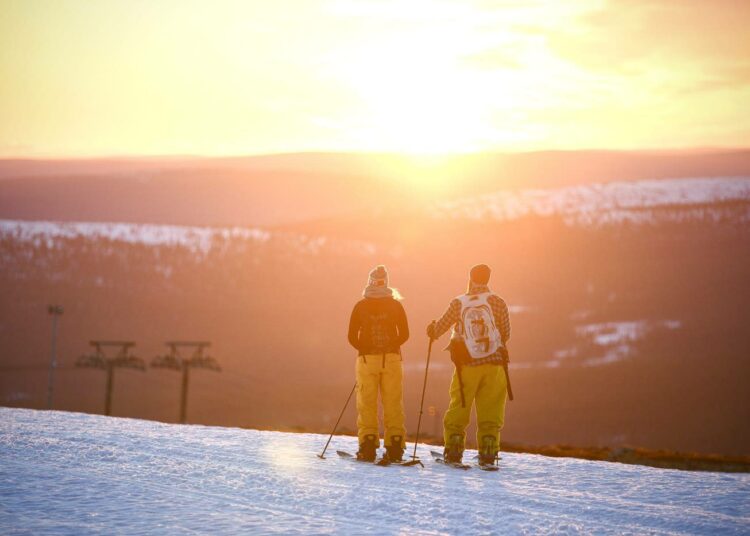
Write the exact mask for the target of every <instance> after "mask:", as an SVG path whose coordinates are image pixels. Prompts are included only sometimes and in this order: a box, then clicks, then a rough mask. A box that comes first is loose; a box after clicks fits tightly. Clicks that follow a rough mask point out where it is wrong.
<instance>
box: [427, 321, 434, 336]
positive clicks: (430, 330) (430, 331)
mask: <svg viewBox="0 0 750 536" xmlns="http://www.w3.org/2000/svg"><path fill="white" fill-rule="evenodd" d="M427 336H428V337H429V338H430V339H434V338H435V321H434V320H433V321H432V322H430V323H429V324H427Z"/></svg>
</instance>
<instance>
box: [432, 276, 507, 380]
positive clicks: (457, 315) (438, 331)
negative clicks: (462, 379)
mask: <svg viewBox="0 0 750 536" xmlns="http://www.w3.org/2000/svg"><path fill="white" fill-rule="evenodd" d="M482 292H490V289H489V287H488V286H487V285H475V284H473V283H472V284H471V286H470V288H469V292H467V293H466V294H481V293H482ZM487 302H488V303H489V304H490V307H491V308H492V315H493V316H494V317H495V325H496V326H497V329H498V330H500V340H502V342H503V346H505V344H506V343H507V342H508V340H509V339H510V317H509V316H508V306H507V305H506V303H505V301H504V300H503V299H502V298H501V297H500V296H497V295H496V294H491V295H490V296H489V297H488V298H487ZM460 319H461V300H459V299H458V298H454V299H453V300H452V301H451V303H450V304H449V305H448V309H446V311H445V312H444V313H443V316H441V317H440V318H439V319H438V320H437V321H436V323H435V326H434V328H433V329H432V333H431V336H432V338H433V339H437V338H439V337H440V336H441V335H442V334H443V333H445V332H446V331H448V329H449V328H450V327H451V326H454V325H456V323H457V322H458V321H459V320H460ZM502 362H503V354H502V349H501V348H499V349H498V350H497V351H496V352H495V353H494V354H492V355H488V356H487V357H483V358H481V359H472V360H471V361H470V362H469V363H467V366H470V367H474V366H477V365H485V364H487V363H502Z"/></svg>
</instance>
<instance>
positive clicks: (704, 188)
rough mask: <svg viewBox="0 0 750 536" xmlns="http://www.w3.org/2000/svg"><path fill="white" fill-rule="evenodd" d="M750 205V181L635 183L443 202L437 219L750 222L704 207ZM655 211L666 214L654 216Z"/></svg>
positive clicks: (749, 209) (745, 214) (747, 212)
mask: <svg viewBox="0 0 750 536" xmlns="http://www.w3.org/2000/svg"><path fill="white" fill-rule="evenodd" d="M737 201H740V202H750V178H748V177H715V178H682V179H660V180H639V181H628V182H610V183H605V184H585V185H579V186H568V187H563V188H551V189H546V190H542V189H521V190H515V191H501V192H495V193H491V194H485V195H479V196H474V197H469V198H463V199H456V200H450V201H441V202H439V203H438V204H437V205H436V206H435V208H434V214H435V215H436V216H438V217H451V218H468V219H477V220H478V219H495V220H514V219H518V218H521V217H524V216H543V217H544V216H562V217H563V219H564V221H565V222H566V223H567V224H569V225H604V224H618V223H636V224H637V223H652V222H653V221H654V220H655V219H659V220H660V221H661V220H668V221H684V220H686V219H687V220H694V219H700V220H714V221H719V220H721V219H723V218H727V217H728V216H731V217H734V218H737V217H738V218H739V219H740V221H741V222H743V223H746V222H748V221H750V206H747V205H746V206H743V207H740V209H739V212H737V213H736V214H735V213H734V212H731V213H730V212H727V209H725V208H722V207H719V206H714V207H706V206H705V205H711V204H720V203H726V202H737ZM654 209H670V210H671V211H670V210H666V211H664V212H663V213H661V214H659V216H658V218H657V217H656V216H655V215H654V212H653V210H654Z"/></svg>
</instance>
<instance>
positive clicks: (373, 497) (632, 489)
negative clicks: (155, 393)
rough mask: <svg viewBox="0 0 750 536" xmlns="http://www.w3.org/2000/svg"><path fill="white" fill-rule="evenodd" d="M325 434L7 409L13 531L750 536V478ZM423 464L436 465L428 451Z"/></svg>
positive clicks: (5, 500)
mask: <svg viewBox="0 0 750 536" xmlns="http://www.w3.org/2000/svg"><path fill="white" fill-rule="evenodd" d="M324 441H325V437H324V436H320V435H315V434H285V433H278V432H259V431H252V430H240V429H233V428H215V427H201V426H179V425H168V424H161V423H156V422H148V421H139V420H131V419H122V418H108V417H101V416H94V415H84V414H74V413H63V412H42V411H35V410H22V409H8V408H0V533H2V534H52V533H55V534H89V533H99V534H117V533H123V534H124V533H127V534H133V533H136V534H137V533H142V534H143V533H149V534H185V533H195V532H198V533H206V534H208V533H212V534H216V533H218V534H221V533H223V534H228V533H245V534H250V533H252V534H258V533H262V534H265V533H281V534H296V533H304V534H328V533H337V534H363V533H369V534H396V533H398V534H458V533H461V534H472V533H493V534H498V533H509V534H545V533H574V534H575V533H586V534H588V533H597V534H675V533H690V534H716V533H722V534H747V533H748V532H749V531H750V475H746V474H720V473H690V472H681V471H671V470H660V469H652V468H645V467H639V466H631V465H621V464H612V463H604V462H588V461H582V460H574V459H560V458H545V457H542V456H534V455H523V454H504V455H503V461H502V470H501V471H500V472H497V473H485V472H482V471H478V470H475V469H474V470H470V471H468V472H461V471H458V470H455V469H451V468H448V467H443V466H440V465H437V464H435V463H433V462H428V463H426V466H425V468H424V469H420V468H418V467H411V468H409V467H384V468H381V467H375V466H370V465H364V464H358V463H356V462H351V461H346V460H343V459H339V458H338V457H337V456H336V455H335V454H334V452H333V450H334V449H335V448H344V449H349V450H353V449H354V448H355V440H354V439H353V438H348V437H346V438H345V437H336V438H334V441H333V442H332V449H331V450H330V454H331V456H329V457H328V458H327V459H326V460H321V459H319V458H317V457H316V456H315V454H316V453H317V452H319V451H320V449H321V447H322V445H323V444H324ZM420 454H421V455H422V456H423V457H426V456H427V454H428V453H427V450H426V449H421V450H420Z"/></svg>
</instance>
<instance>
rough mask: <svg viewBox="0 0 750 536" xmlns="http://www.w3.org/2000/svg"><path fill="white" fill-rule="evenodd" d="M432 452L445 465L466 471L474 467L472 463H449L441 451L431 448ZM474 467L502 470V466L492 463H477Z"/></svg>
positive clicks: (492, 470)
mask: <svg viewBox="0 0 750 536" xmlns="http://www.w3.org/2000/svg"><path fill="white" fill-rule="evenodd" d="M430 454H432V457H433V458H434V460H435V461H436V462H438V463H442V464H443V465H450V466H451V467H455V468H456V469H463V470H464V471H466V470H467V469H470V468H471V467H472V466H471V465H468V464H465V463H448V462H446V461H445V459H444V458H443V455H442V454H441V453H439V452H437V451H434V450H431V451H430ZM474 467H476V468H478V469H481V470H482V471H489V472H494V471H499V470H500V468H499V467H498V466H497V465H490V464H481V463H477V464H476V465H475V466H474Z"/></svg>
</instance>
